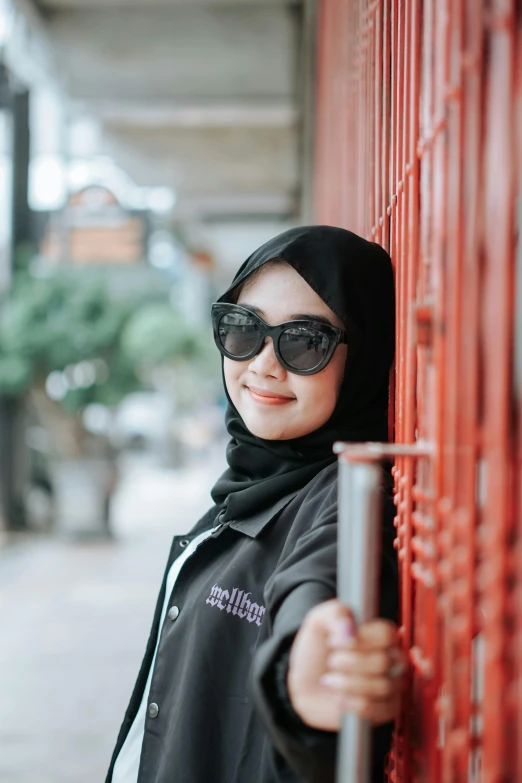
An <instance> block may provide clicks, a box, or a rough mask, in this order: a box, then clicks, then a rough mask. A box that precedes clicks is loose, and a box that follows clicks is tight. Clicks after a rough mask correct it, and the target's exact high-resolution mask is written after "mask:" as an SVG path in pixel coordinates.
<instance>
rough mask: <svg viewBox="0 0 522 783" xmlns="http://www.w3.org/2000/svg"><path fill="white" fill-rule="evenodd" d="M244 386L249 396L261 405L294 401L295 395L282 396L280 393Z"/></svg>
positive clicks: (283, 403)
mask: <svg viewBox="0 0 522 783" xmlns="http://www.w3.org/2000/svg"><path fill="white" fill-rule="evenodd" d="M245 388H246V389H248V392H249V394H250V396H251V398H252V399H253V400H254V401H255V402H259V403H260V404H261V405H286V404H287V403H289V402H295V397H284V396H282V395H281V394H274V393H273V392H268V391H264V390H263V389H256V388H255V387H251V386H246V387H245Z"/></svg>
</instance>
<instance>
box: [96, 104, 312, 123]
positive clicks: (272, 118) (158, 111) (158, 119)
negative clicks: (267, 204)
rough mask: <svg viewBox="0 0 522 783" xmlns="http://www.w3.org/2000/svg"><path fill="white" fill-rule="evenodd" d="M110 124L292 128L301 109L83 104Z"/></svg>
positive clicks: (287, 105) (253, 106)
mask: <svg viewBox="0 0 522 783" xmlns="http://www.w3.org/2000/svg"><path fill="white" fill-rule="evenodd" d="M83 106H84V107H86V108H88V109H89V111H90V112H92V113H93V114H94V115H95V116H96V117H97V118H98V119H99V120H101V121H102V122H103V124H104V125H106V126H107V127H109V128H111V127H112V128H141V129H156V128H179V129H183V128H209V129H210V128H230V127H232V128H288V127H292V126H294V125H295V124H296V123H297V120H298V116H299V114H298V109H297V107H296V106H295V105H292V104H291V103H289V102H278V101H275V102H266V103H265V104H264V105H263V102H261V103H259V102H256V103H254V102H252V103H247V102H233V103H214V104H213V103H212V102H211V101H203V102H201V103H200V102H198V103H197V104H185V105H183V104H177V105H176V103H173V102H172V101H148V102H146V103H145V102H143V101H139V100H138V101H121V100H120V101H119V100H110V101H109V100H103V101H97V100H89V101H86V102H85V103H84V104H83Z"/></svg>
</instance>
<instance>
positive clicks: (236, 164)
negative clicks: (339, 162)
mask: <svg viewBox="0 0 522 783" xmlns="http://www.w3.org/2000/svg"><path fill="white" fill-rule="evenodd" d="M314 6H315V4H314V3H313V2H312V1H311V0H0V203H1V205H2V209H1V210H0V291H4V292H5V291H8V288H9V281H10V279H11V277H12V270H13V269H16V268H17V267H18V266H21V265H24V264H26V263H27V258H28V256H30V257H32V259H33V261H34V260H35V259H36V260H37V261H38V263H40V264H41V263H43V264H44V265H45V264H49V265H51V266H56V265H58V266H65V267H71V268H76V269H80V270H84V272H85V274H87V273H90V274H97V273H99V272H100V270H103V273H104V275H105V278H106V279H107V280H108V284H109V286H110V289H111V291H112V293H113V295H114V296H116V297H121V296H122V292H124V293H129V295H131V296H132V295H135V296H138V297H139V296H140V294H142V293H144V292H145V291H156V292H158V295H159V294H161V292H162V291H163V292H164V291H165V290H167V293H168V290H169V289H170V302H171V303H172V306H173V307H175V308H178V309H180V310H182V311H183V312H184V314H185V316H186V317H188V318H192V319H193V321H194V323H197V324H201V323H203V322H204V320H205V318H206V317H207V316H206V314H207V311H208V305H209V302H210V301H211V299H212V296H213V292H214V291H215V290H217V289H218V288H219V287H221V286H222V285H224V284H225V283H227V282H228V280H229V279H230V277H231V275H232V274H233V272H234V271H235V270H236V268H237V266H238V265H239V264H240V263H241V262H242V261H243V260H244V258H245V257H246V256H247V255H248V254H249V253H250V252H251V250H252V249H253V248H255V247H257V246H258V245H259V244H261V243H262V242H263V241H265V240H266V239H268V238H270V237H271V236H273V235H274V234H276V233H278V232H279V231H281V230H284V229H285V228H286V227H290V226H292V225H294V224H296V223H298V222H302V221H305V220H308V219H310V217H311V187H310V184H311V171H312V141H313V140H312V130H311V129H312V126H313V117H312V106H313V95H312V92H313V79H312V74H313V72H314V69H315V65H314V40H313V39H314V30H315V27H314V20H313V14H314V10H313V9H314ZM21 414H22V411H21V409H20V406H19V405H17V404H16V403H13V402H9V403H7V402H6V401H3V402H0V422H1V423H0V431H1V434H0V440H1V443H0V445H1V446H2V448H1V452H2V456H1V457H0V460H2V461H3V462H4V464H3V466H0V467H1V474H2V480H1V481H0V484H1V487H2V489H1V495H2V497H3V498H4V501H3V503H2V507H3V508H4V515H5V514H7V516H12V514H13V511H12V509H13V507H14V506H16V504H17V502H18V501H17V495H18V494H19V493H20V491H21V490H20V482H21V481H23V478H22V477H21V474H20V470H19V469H18V468H17V467H16V465H17V462H18V461H20V460H18V461H17V460H16V459H14V457H13V455H14V453H15V451H17V450H20V449H22V450H23V445H20V444H23V437H22V430H23V425H22V424H21V423H20V421H19V419H20V417H21ZM22 461H23V460H22ZM17 476H18V478H17ZM6 509H7V510H6Z"/></svg>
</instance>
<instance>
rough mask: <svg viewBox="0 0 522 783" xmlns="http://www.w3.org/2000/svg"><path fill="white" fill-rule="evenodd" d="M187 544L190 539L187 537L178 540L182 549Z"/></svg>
mask: <svg viewBox="0 0 522 783" xmlns="http://www.w3.org/2000/svg"><path fill="white" fill-rule="evenodd" d="M189 544H190V541H189V540H188V538H182V539H181V541H180V542H179V545H180V547H181V548H182V549H185V547H186V546H188V545H189Z"/></svg>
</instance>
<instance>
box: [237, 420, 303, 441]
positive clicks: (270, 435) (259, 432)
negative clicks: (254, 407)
mask: <svg viewBox="0 0 522 783" xmlns="http://www.w3.org/2000/svg"><path fill="white" fill-rule="evenodd" d="M269 418H271V419H275V418H276V417H275V416H270V417H269V416H266V415H259V414H251V413H245V415H242V419H243V421H244V423H245V426H246V427H247V429H248V430H249V432H251V433H252V435H255V437H256V438H263V440H288V439H289V438H292V437H294V436H293V435H292V434H291V433H290V434H288V422H285V421H268V419H269Z"/></svg>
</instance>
